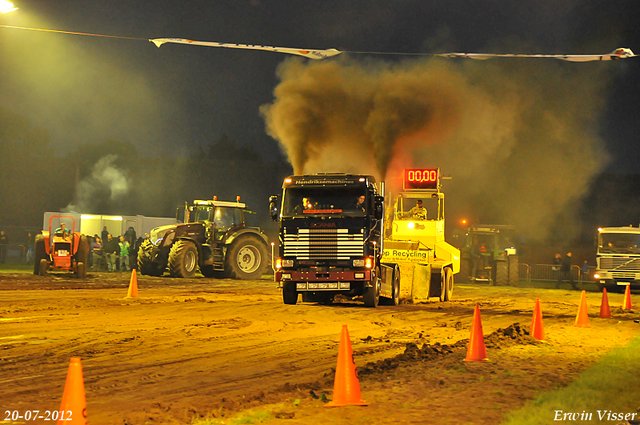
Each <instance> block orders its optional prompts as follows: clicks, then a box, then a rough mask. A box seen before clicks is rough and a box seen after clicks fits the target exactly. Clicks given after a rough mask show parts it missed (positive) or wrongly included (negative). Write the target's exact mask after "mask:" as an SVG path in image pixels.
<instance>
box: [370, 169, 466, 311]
mask: <svg viewBox="0 0 640 425" xmlns="http://www.w3.org/2000/svg"><path fill="white" fill-rule="evenodd" d="M402 189H403V190H402V192H400V193H399V194H398V195H397V196H396V197H395V201H394V204H393V207H391V208H388V209H387V214H386V217H387V220H386V226H385V238H384V257H383V262H384V263H386V264H389V265H394V266H395V268H396V269H399V270H400V288H401V290H400V297H401V298H402V299H403V300H406V301H411V302H417V301H421V300H427V299H429V298H433V297H437V298H439V299H440V300H441V301H449V300H450V299H451V298H452V296H453V282H454V274H455V273H458V271H459V270H460V251H459V250H458V249H457V248H455V247H454V246H452V245H450V244H449V243H447V242H446V241H445V238H444V224H445V218H444V193H442V192H441V190H440V189H441V185H440V169H406V170H404V173H403V182H402ZM418 201H421V203H422V205H423V207H424V208H425V209H426V213H425V212H422V213H419V212H416V211H415V210H413V209H412V208H414V207H416V204H417V203H418Z"/></svg>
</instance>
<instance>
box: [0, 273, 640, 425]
mask: <svg viewBox="0 0 640 425" xmlns="http://www.w3.org/2000/svg"><path fill="white" fill-rule="evenodd" d="M128 285H129V275H128V274H119V273H115V274H107V273H93V274H91V275H89V276H88V278H87V279H86V280H78V279H76V278H74V277H71V276H66V275H61V276H60V275H58V276H51V275H50V276H44V277H40V276H33V275H30V274H26V273H25V274H0V384H1V385H2V387H1V388H2V390H1V391H0V392H1V393H2V398H1V400H2V401H1V407H2V409H1V412H0V414H3V416H2V417H0V423H51V422H44V421H40V422H38V421H30V422H24V421H17V422H11V421H9V422H2V420H3V419H5V418H6V414H5V411H7V410H10V411H13V410H18V411H20V412H25V411H27V410H40V411H44V410H55V409H58V408H59V407H60V400H61V396H62V392H63V388H64V382H65V376H66V373H67V368H68V365H69V358H70V357H74V356H77V357H80V358H81V359H82V366H83V370H84V380H85V387H86V396H87V411H88V418H89V423H90V424H93V425H100V424H105V425H106V424H109V425H111V424H147V423H148V424H159V423H162V424H184V423H190V422H191V420H192V418H194V417H195V418H197V417H203V416H209V417H211V418H213V417H216V418H220V419H221V418H223V417H229V415H233V414H236V413H237V412H239V411H242V410H245V409H248V408H251V407H255V408H260V409H263V410H268V411H270V412H271V416H272V418H271V419H267V420H265V422H263V423H267V424H270V423H274V424H276V423H286V424H321V423H345V424H346V423H349V424H353V423H368V424H371V423H437V424H445V423H478V424H480V423H482V424H485V423H486V424H489V423H499V422H500V420H501V419H502V418H503V415H504V414H505V413H507V412H508V411H510V410H514V409H517V408H519V407H520V406H522V405H523V404H524V403H525V402H526V401H527V400H530V399H531V398H533V397H534V396H535V395H536V394H538V393H539V392H540V391H542V390H546V389H551V388H556V387H558V386H561V385H564V384H566V383H568V382H570V381H571V380H572V379H573V378H574V377H575V376H576V374H577V373H578V372H579V371H580V370H582V369H584V368H585V367H587V366H588V365H589V364H591V363H593V362H594V361H596V360H597V359H598V358H599V357H600V356H601V355H603V354H604V353H606V352H607V351H608V350H610V349H611V348H613V347H617V346H621V345H624V344H626V343H627V342H628V341H629V340H630V339H631V338H633V337H635V336H636V335H638V334H639V333H640V325H638V324H637V323H634V321H633V320H634V319H638V314H636V313H629V312H622V311H621V310H619V309H617V306H619V305H621V303H622V295H620V294H610V295H609V300H610V304H611V307H612V311H613V313H614V315H615V316H616V319H615V320H605V319H599V318H597V317H596V316H597V313H598V308H599V305H600V295H599V294H598V293H590V294H589V295H588V298H589V307H590V315H591V317H590V321H591V325H592V327H591V328H590V329H579V328H575V327H573V326H572V325H573V322H574V320H575V315H576V311H577V307H578V302H579V293H578V292H574V291H564V290H551V289H533V288H522V289H520V288H494V287H482V286H471V285H462V286H461V285H458V286H457V287H456V290H455V293H454V298H453V299H454V301H452V302H449V303H439V302H431V303H425V304H420V305H401V306H398V307H382V306H381V307H379V308H377V309H367V308H364V307H363V306H362V305H361V304H359V303H341V304H337V305H333V306H321V305H313V304H298V305H295V306H287V305H284V304H283V303H282V300H281V295H280V293H279V292H278V290H277V289H276V288H275V285H274V283H273V282H271V281H269V280H260V281H250V282H243V281H234V280H209V279H204V278H196V279H187V280H184V279H182V280H178V279H171V278H168V277H165V278H149V277H146V276H139V277H138V286H139V297H138V298H134V299H126V298H125V296H126V294H127V287H128ZM536 298H540V299H541V301H542V306H543V314H544V324H545V331H546V334H547V339H548V343H547V344H536V343H533V342H532V341H531V339H530V338H527V337H523V338H518V339H517V340H512V339H511V338H510V337H508V336H505V335H504V333H500V334H499V335H494V336H492V337H488V336H487V337H486V338H487V350H488V356H489V358H490V359H491V360H492V361H491V362H490V363H484V364H479V363H464V362H463V361H462V359H463V358H464V357H465V354H466V342H464V341H462V340H465V339H468V338H469V329H470V326H471V318H472V314H473V307H474V306H475V305H476V303H478V304H479V305H480V308H481V312H482V323H483V327H484V333H485V335H488V334H490V333H492V332H494V331H496V330H497V329H498V328H506V327H508V326H510V325H512V324H514V323H520V324H522V325H523V326H522V328H524V329H526V330H528V328H529V325H530V323H531V315H532V311H533V306H534V303H535V299H536ZM343 324H346V325H348V329H349V333H350V335H351V342H352V346H353V350H354V358H355V362H356V365H357V367H358V371H359V379H360V385H361V388H362V397H363V398H364V399H365V400H366V401H368V402H369V403H370V406H368V407H345V408H336V409H325V408H322V405H323V403H322V400H321V399H320V398H318V397H321V395H322V394H323V393H324V394H326V395H327V396H328V398H329V399H331V396H332V390H333V370H332V369H334V368H335V364H336V358H337V353H338V342H339V338H340V330H341V326H342V325H343ZM458 341H461V342H459V343H458V344H455V343H456V342H458ZM436 343H440V344H443V345H446V346H445V347H444V348H442V347H436V348H432V346H433V344H436ZM424 344H428V345H426V346H423V345H424ZM396 356H398V357H396ZM369 363H371V364H369ZM294 400H298V401H299V402H298V401H295V402H294ZM461 404H462V405H464V406H465V408H464V410H463V411H462V410H460V409H452V407H454V406H460V405H461ZM551 415H552V412H550V418H551V417H552V416H551Z"/></svg>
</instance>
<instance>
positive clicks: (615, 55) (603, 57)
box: [0, 25, 638, 62]
mask: <svg viewBox="0 0 640 425" xmlns="http://www.w3.org/2000/svg"><path fill="white" fill-rule="evenodd" d="M0 28H7V29H20V30H29V31H42V32H53V33H61V34H71V35H83V36H91V37H109V38H121V39H126V40H148V41H150V42H152V43H153V44H155V45H156V46H157V47H160V46H162V45H163V44H166V43H174V44H190V45H194V46H205V47H220V48H227V49H245V50H262V51H268V52H276V53H284V54H289V55H297V56H303V57H306V58H309V59H315V60H322V59H327V58H330V57H333V56H337V55H340V54H343V53H349V54H366V55H403V56H432V57H442V58H468V59H477V60H486V59H492V58H553V59H560V60H565V61H569V62H591V61H609V60H616V59H627V58H632V57H636V56H638V55H636V54H634V53H633V51H632V50H631V49H629V48H626V47H620V48H617V49H615V50H613V51H612V52H610V53H603V54H582V55H566V54H524V53H458V52H450V53H401V52H366V51H349V50H337V49H305V48H296V47H274V46H263V45H259V44H235V43H220V42H216V41H196V40H189V39H186V38H152V39H145V38H138V37H123V36H117V35H105V34H94V33H84V32H76V31H62V30H52V29H45V28H29V27H19V26H14V25H0Z"/></svg>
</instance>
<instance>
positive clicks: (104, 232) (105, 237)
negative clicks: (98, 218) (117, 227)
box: [100, 226, 109, 243]
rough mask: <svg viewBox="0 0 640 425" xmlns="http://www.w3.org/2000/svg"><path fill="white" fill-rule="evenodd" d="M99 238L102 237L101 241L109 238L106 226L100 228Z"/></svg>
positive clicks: (103, 241)
mask: <svg viewBox="0 0 640 425" xmlns="http://www.w3.org/2000/svg"><path fill="white" fill-rule="evenodd" d="M100 238H101V239H102V243H105V242H106V241H107V239H108V238H109V231H108V230H107V226H104V227H103V228H102V234H100Z"/></svg>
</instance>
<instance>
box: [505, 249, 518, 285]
mask: <svg viewBox="0 0 640 425" xmlns="http://www.w3.org/2000/svg"><path fill="white" fill-rule="evenodd" d="M507 258H508V259H509V260H508V261H509V285H510V286H518V282H519V280H520V276H519V274H518V256H517V255H510V256H509V257H507Z"/></svg>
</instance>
